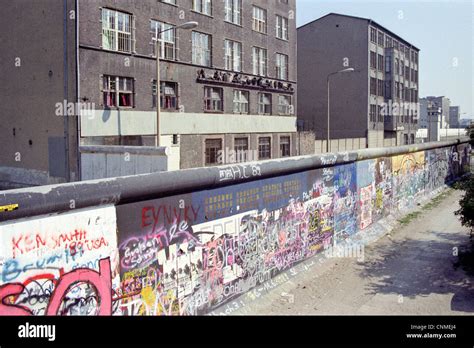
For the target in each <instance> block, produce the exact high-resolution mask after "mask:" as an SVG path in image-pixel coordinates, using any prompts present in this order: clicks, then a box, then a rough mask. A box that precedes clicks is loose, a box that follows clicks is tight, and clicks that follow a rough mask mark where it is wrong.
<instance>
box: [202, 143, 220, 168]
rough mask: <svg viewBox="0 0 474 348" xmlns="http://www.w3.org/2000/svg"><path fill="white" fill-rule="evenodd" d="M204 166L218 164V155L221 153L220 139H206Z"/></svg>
mask: <svg viewBox="0 0 474 348" xmlns="http://www.w3.org/2000/svg"><path fill="white" fill-rule="evenodd" d="M205 143H206V144H205V147H206V149H205V157H206V160H205V162H206V163H205V164H206V166H212V165H216V164H219V161H218V159H219V154H220V153H221V152H222V139H206V141H205Z"/></svg>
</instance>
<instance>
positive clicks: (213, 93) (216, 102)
mask: <svg viewBox="0 0 474 348" xmlns="http://www.w3.org/2000/svg"><path fill="white" fill-rule="evenodd" d="M222 95H223V90H222V88H217V87H204V111H208V112H222V111H223V110H224V109H223V103H222Z"/></svg>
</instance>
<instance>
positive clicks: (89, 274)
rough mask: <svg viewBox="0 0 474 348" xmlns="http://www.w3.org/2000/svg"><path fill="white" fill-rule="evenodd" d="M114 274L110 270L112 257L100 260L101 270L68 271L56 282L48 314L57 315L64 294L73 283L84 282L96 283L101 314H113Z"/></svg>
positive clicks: (80, 269)
mask: <svg viewBox="0 0 474 348" xmlns="http://www.w3.org/2000/svg"><path fill="white" fill-rule="evenodd" d="M111 278H112V275H111V270H110V259H108V258H107V259H102V260H100V262H99V272H96V271H94V270H91V269H85V268H78V269H75V270H74V271H71V272H69V273H66V274H65V275H63V276H62V277H61V279H60V280H59V282H58V283H57V284H56V288H55V290H54V293H53V295H52V296H51V299H50V301H49V304H48V308H47V309H46V315H57V313H58V310H59V307H60V306H61V302H62V300H63V297H64V295H66V293H67V291H68V290H69V289H70V288H71V286H72V285H74V284H75V283H78V282H84V283H89V284H92V285H94V287H95V288H96V290H97V292H98V295H99V298H100V303H99V306H100V310H99V315H112V280H111Z"/></svg>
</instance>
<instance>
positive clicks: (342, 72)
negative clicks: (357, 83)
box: [326, 68, 355, 153]
mask: <svg viewBox="0 0 474 348" xmlns="http://www.w3.org/2000/svg"><path fill="white" fill-rule="evenodd" d="M354 71H355V70H354V68H347V69H343V70H339V71H336V72H333V73H330V74H329V75H328V77H327V87H328V134H327V140H326V152H327V153H329V140H330V135H329V130H330V127H329V117H330V112H329V108H330V107H329V105H330V104H329V101H330V99H329V97H330V93H329V78H330V77H331V76H333V75H337V74H344V73H351V72H354Z"/></svg>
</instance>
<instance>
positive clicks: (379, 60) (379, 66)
mask: <svg viewBox="0 0 474 348" xmlns="http://www.w3.org/2000/svg"><path fill="white" fill-rule="evenodd" d="M377 63H378V64H377V69H378V70H380V71H383V68H384V66H383V56H382V55H381V54H379V55H378V56H377Z"/></svg>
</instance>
